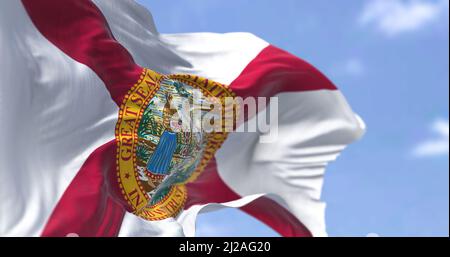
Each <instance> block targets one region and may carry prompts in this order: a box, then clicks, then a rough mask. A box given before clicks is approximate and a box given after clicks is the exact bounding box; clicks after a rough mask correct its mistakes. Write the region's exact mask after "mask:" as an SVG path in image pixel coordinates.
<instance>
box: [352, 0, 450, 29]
mask: <svg viewBox="0 0 450 257" xmlns="http://www.w3.org/2000/svg"><path fill="white" fill-rule="evenodd" d="M448 4H449V2H448V0H371V1H369V2H368V3H367V4H366V6H365V8H364V10H363V12H362V15H361V16H360V20H359V21H360V23H361V24H362V25H375V26H376V27H377V28H378V29H379V30H380V31H381V32H383V33H385V34H386V35H388V36H395V35H397V34H400V33H402V32H408V31H415V30H418V29H421V28H423V27H425V26H426V25H428V24H431V23H433V22H435V21H437V20H438V19H439V18H440V17H441V16H442V15H443V14H445V13H447V14H448Z"/></svg>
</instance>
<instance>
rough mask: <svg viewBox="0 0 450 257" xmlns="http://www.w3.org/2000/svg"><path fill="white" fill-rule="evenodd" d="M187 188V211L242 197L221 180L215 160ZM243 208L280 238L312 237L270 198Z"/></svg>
mask: <svg viewBox="0 0 450 257" xmlns="http://www.w3.org/2000/svg"><path fill="white" fill-rule="evenodd" d="M187 189H188V199H187V202H186V206H185V207H184V209H188V208H189V207H191V206H192V205H196V204H207V203H224V202H229V201H233V200H237V199H240V198H241V196H240V195H238V194H237V193H235V192H234V191H233V190H232V189H231V188H230V187H229V186H228V185H227V184H226V183H225V182H224V181H223V180H222V179H221V178H220V176H219V173H218V172H217V164H216V161H215V159H213V160H211V161H210V163H209V164H208V166H207V167H206V168H205V170H204V171H203V173H202V174H201V175H200V176H199V177H198V178H197V180H196V181H194V182H192V183H189V184H187ZM240 209H241V210H242V211H244V212H246V213H247V214H249V215H251V216H253V217H255V218H257V219H258V220H260V221H261V222H263V223H265V224H266V225H268V226H269V227H271V228H272V229H273V230H275V231H277V232H278V233H279V234H280V235H281V236H286V237H311V233H310V232H309V230H308V229H307V228H306V227H305V226H304V225H303V224H302V223H301V222H300V221H299V220H298V219H297V218H296V217H295V216H294V215H293V214H292V213H290V212H289V211H288V210H286V209H285V208H284V207H283V206H281V205H280V204H278V203H277V202H276V201H274V200H272V199H270V198H268V197H261V198H259V199H257V200H255V201H253V202H251V203H249V204H247V205H245V206H243V207H241V208H240Z"/></svg>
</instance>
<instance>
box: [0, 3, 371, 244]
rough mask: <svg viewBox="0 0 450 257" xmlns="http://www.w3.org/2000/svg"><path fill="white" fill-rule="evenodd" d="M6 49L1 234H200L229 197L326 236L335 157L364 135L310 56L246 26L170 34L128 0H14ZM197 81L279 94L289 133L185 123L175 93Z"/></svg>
mask: <svg viewBox="0 0 450 257" xmlns="http://www.w3.org/2000/svg"><path fill="white" fill-rule="evenodd" d="M0 60H1V64H2V65H1V69H0V78H1V80H0V124H1V126H0V133H1V134H2V135H3V136H2V137H0V183H1V184H0V235H3V236H67V235H79V236H182V235H186V236H194V235H195V220H196V217H197V214H198V213H200V212H206V211H213V210H216V209H219V208H224V207H233V208H240V209H241V210H243V211H245V212H247V213H248V214H250V215H252V216H254V217H256V218H257V219H259V220H261V221H262V222H264V223H265V224H267V225H268V226H270V227H272V228H273V229H274V230H275V231H277V232H278V233H280V234H281V235H283V236H324V235H326V230H325V222H324V211H325V204H324V203H322V202H321V201H320V193H321V187H322V181H323V175H324V170H325V168H326V166H327V164H328V163H329V162H330V161H333V160H335V159H336V157H337V156H338V155H339V153H340V152H341V151H342V150H343V149H344V148H345V147H346V146H347V145H348V144H349V143H351V142H353V141H354V140H356V139H358V138H359V137H360V136H361V135H362V134H363V132H364V124H363V123H362V121H361V120H360V119H359V118H358V116H356V115H355V114H354V113H353V111H352V110H351V108H350V107H349V106H348V104H347V102H346V101H345V99H344V97H343V96H342V94H341V93H340V92H339V90H338V89H337V88H336V87H335V86H334V85H333V84H332V83H331V82H330V81H329V80H328V79H327V78H326V77H325V76H324V75H323V74H321V73H320V72H319V71H318V70H316V69H315V68H314V67H312V66H311V65H309V64H308V63H306V62H305V61H303V60H301V59H300V58H298V57H295V56H293V55H291V54H289V53H287V52H285V51H283V50H281V49H279V48H277V47H275V46H272V45H270V44H269V43H267V42H265V41H264V40H262V39H260V38H258V37H256V36H254V35H252V34H248V33H227V34H215V33H190V34H160V33H158V32H157V30H156V28H155V26H154V23H153V20H152V17H151V14H150V13H149V12H148V11H147V10H146V9H145V8H143V7H142V6H140V5H138V4H136V3H135V2H133V1H131V0H122V1H108V0H94V1H88V0H65V1H56V0H41V1H34V0H22V1H13V0H7V1H1V2H0ZM174 74H175V75H174ZM176 74H181V75H176ZM184 74H188V75H184ZM194 89H199V90H200V89H201V90H202V94H203V98H202V99H203V100H202V101H206V100H207V99H210V98H208V97H206V96H207V95H210V96H215V97H216V98H219V99H222V97H225V96H230V97H236V96H238V97H242V98H244V99H245V98H248V97H255V98H257V97H264V98H268V97H274V96H276V97H278V99H279V101H278V106H277V107H278V113H279V115H278V117H277V120H278V139H277V140H276V141H273V142H269V143H267V142H260V141H259V138H260V136H261V135H262V134H263V133H262V132H237V131H236V132H230V133H211V134H208V135H207V136H206V135H205V134H202V133H197V134H194V133H176V132H175V131H173V130H172V129H170V127H171V123H170V122H171V121H170V120H168V119H167V115H170V114H172V113H171V109H170V107H169V104H170V103H171V101H175V102H176V101H177V100H176V99H179V98H186V97H187V98H189V97H191V96H192V95H193V92H194ZM225 107H226V106H225ZM271 108H274V106H268V107H267V108H261V109H258V110H259V112H258V113H257V114H256V115H255V116H253V117H249V118H248V119H247V120H245V121H244V123H242V124H237V125H238V126H246V124H248V123H250V122H253V121H254V119H257V118H258V117H259V116H264V115H266V114H267V113H268V112H270V109H271ZM169 125H170V126H169ZM236 130H239V127H238V128H236ZM168 181H170V183H169V182H168Z"/></svg>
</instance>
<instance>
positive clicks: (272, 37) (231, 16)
mask: <svg viewBox="0 0 450 257" xmlns="http://www.w3.org/2000/svg"><path fill="white" fill-rule="evenodd" d="M140 2H141V3H142V4H144V5H145V6H146V7H147V8H148V9H150V11H151V12H152V14H153V16H154V19H155V22H156V25H157V27H158V29H159V31H160V32H161V33H182V32H203V31H208V32H234V31H246V32H251V33H254V34H256V35H257V36H259V37H261V38H263V39H265V40H266V41H268V42H270V43H272V44H274V45H276V46H278V47H281V48H283V49H285V50H287V51H289V52H291V53H293V54H295V55H297V56H299V57H302V58H304V59H306V60H307V61H309V62H310V63H312V64H313V65H315V66H316V67H317V68H319V69H320V70H321V71H323V72H324V73H325V74H326V75H327V76H328V77H329V78H330V79H331V80H332V81H333V82H334V83H335V84H336V85H337V86H338V87H339V88H340V89H341V90H342V91H343V93H344V95H345V96H346V98H347V100H348V101H349V103H350V104H351V106H352V108H353V109H354V111H355V112H357V113H358V114H359V115H360V116H361V117H362V118H363V119H364V121H365V122H366V124H367V127H368V129H367V133H366V135H365V136H364V138H363V139H362V140H361V141H359V142H357V143H355V144H353V145H351V146H350V147H349V148H348V149H347V150H346V151H344V153H343V154H342V155H341V156H340V158H339V159H338V160H337V161H336V162H334V163H332V164H331V165H330V166H329V167H328V170H327V173H326V178H325V184H324V189H323V200H324V201H326V202H327V211H326V216H327V227H328V233H329V234H330V235H332V236H366V235H367V234H369V233H376V234H378V235H380V236H448V235H449V171H448V170H449V151H448V149H449V148H448V145H449V125H448V117H449V113H448V110H449V98H448V94H449V72H448V70H449V58H448V56H449V32H448V30H449V14H448V0H412V1H406V0H361V1H349V0H347V1H331V0H315V1H306V0H276V1H275V0H258V1H254V0H253V1H251V0H171V1H163V0H140ZM198 229H199V230H198V232H199V235H201V236H270V235H276V234H275V233H274V232H273V231H272V230H271V229H270V228H267V227H266V226H264V225H263V224H261V223H259V222H258V221H256V220H255V219H253V218H251V217H249V216H247V215H246V214H243V213H241V212H240V211H237V210H224V211H219V212H216V213H210V214H204V215H201V217H200V219H199V228H198Z"/></svg>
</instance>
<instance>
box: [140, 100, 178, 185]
mask: <svg viewBox="0 0 450 257" xmlns="http://www.w3.org/2000/svg"><path fill="white" fill-rule="evenodd" d="M171 101H172V95H170V94H169V93H167V94H166V104H165V105H164V110H163V126H164V132H163V133H162V135H161V137H160V138H159V142H158V145H157V146H156V149H155V151H154V152H153V154H152V155H151V156H150V158H149V159H148V161H147V169H146V175H147V177H148V183H149V184H150V185H152V184H153V185H152V186H154V187H155V188H156V187H157V186H158V185H159V184H161V182H162V181H163V179H164V178H165V177H166V176H168V175H169V174H170V170H169V168H170V163H171V161H172V157H173V155H174V153H175V149H176V147H177V134H176V133H175V132H174V131H172V129H171V126H170V119H171V117H172V115H173V114H175V113H176V110H173V109H171V108H170V103H171Z"/></svg>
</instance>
